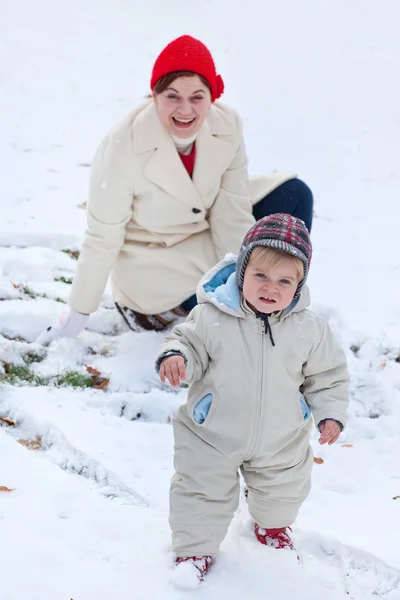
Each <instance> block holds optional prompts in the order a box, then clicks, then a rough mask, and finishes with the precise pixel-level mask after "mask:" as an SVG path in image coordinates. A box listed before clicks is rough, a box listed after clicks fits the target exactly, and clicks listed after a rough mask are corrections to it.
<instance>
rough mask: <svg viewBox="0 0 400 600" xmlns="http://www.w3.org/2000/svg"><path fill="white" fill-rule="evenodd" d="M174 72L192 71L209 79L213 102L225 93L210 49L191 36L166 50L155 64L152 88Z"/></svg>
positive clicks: (174, 41)
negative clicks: (162, 78)
mask: <svg viewBox="0 0 400 600" xmlns="http://www.w3.org/2000/svg"><path fill="white" fill-rule="evenodd" d="M174 71H191V72H192V73H197V75H202V76H203V77H204V79H207V81H208V83H209V84H210V88H211V100H212V102H214V100H217V99H218V98H219V97H220V96H221V95H222V93H223V91H224V82H223V80H222V77H221V75H217V72H216V70H215V64H214V60H213V57H212V56H211V53H210V51H209V50H208V48H207V47H206V46H205V45H204V44H203V43H202V42H200V41H199V40H196V39H195V38H192V37H191V36H190V35H182V36H181V37H178V38H177V39H176V40H173V41H172V42H171V43H170V44H168V46H166V47H165V48H164V50H163V51H162V52H161V54H160V55H159V56H158V58H157V60H156V62H155V63H154V67H153V72H152V75H151V81H150V87H151V89H154V86H155V84H156V83H157V81H158V80H159V79H160V78H161V77H163V76H164V75H168V73H173V72H174Z"/></svg>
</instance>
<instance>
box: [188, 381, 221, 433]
mask: <svg viewBox="0 0 400 600" xmlns="http://www.w3.org/2000/svg"><path fill="white" fill-rule="evenodd" d="M215 404H216V400H215V390H208V391H207V392H206V393H205V394H202V395H201V396H200V397H198V396H197V397H195V398H193V399H191V400H190V401H188V412H189V415H190V416H191V418H192V419H193V421H194V422H195V423H197V425H206V424H207V423H208V422H209V420H210V418H211V416H212V414H213V412H214V411H215Z"/></svg>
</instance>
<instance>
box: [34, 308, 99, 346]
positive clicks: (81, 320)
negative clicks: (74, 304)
mask: <svg viewBox="0 0 400 600" xmlns="http://www.w3.org/2000/svg"><path fill="white" fill-rule="evenodd" d="M88 319H89V315H84V314H82V313H78V312H76V311H75V310H72V309H71V310H70V311H69V313H68V315H67V318H65V316H64V317H62V318H61V320H60V322H59V324H58V325H56V326H55V327H52V326H50V327H48V328H47V329H46V330H45V331H43V332H42V333H41V334H40V335H39V337H38V338H37V339H36V343H37V344H41V345H42V346H48V345H49V344H50V342H52V341H53V340H57V339H59V338H63V337H67V338H74V337H76V336H77V335H78V333H80V332H81V331H82V330H83V329H85V326H86V324H87V322H88Z"/></svg>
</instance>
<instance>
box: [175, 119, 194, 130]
mask: <svg viewBox="0 0 400 600" xmlns="http://www.w3.org/2000/svg"><path fill="white" fill-rule="evenodd" d="M195 118H196V117H194V118H193V119H178V118H177V117H172V120H173V122H174V124H175V125H176V126H177V127H179V128H180V129H188V128H189V127H191V125H193V123H194V121H195Z"/></svg>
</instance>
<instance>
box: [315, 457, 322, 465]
mask: <svg viewBox="0 0 400 600" xmlns="http://www.w3.org/2000/svg"><path fill="white" fill-rule="evenodd" d="M314 462H315V463H317V465H322V464H323V462H324V459H323V458H319V457H318V456H314Z"/></svg>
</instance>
